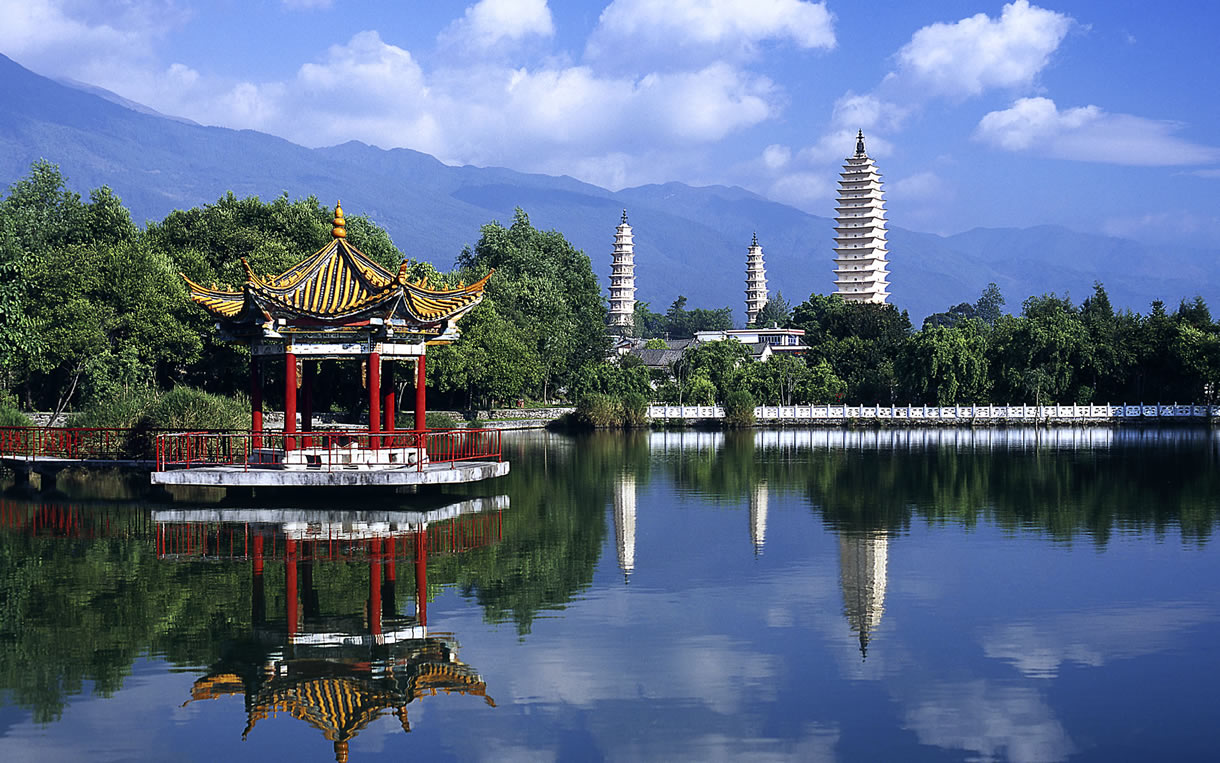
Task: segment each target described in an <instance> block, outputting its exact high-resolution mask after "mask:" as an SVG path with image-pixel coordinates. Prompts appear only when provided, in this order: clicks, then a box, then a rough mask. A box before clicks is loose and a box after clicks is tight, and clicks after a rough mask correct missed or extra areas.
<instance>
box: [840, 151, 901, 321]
mask: <svg viewBox="0 0 1220 763" xmlns="http://www.w3.org/2000/svg"><path fill="white" fill-rule="evenodd" d="M840 174H841V176H842V178H843V179H842V180H840V181H839V203H838V206H836V207H835V210H836V211H837V212H838V216H837V217H835V286H836V291H835V294H838V295H840V296H842V297H843V299H845V300H847V301H849V302H876V303H879V304H883V303H884V302H885V300H886V298H887V297H889V296H890V293H889V285H890V284H889V281H887V280H886V279H887V278H888V277H889V271H888V270H886V266H887V264H888V263H887V262H886V255H887V254H888V250H886V248H885V200H884V199H883V198H882V192H881V173H880V172H878V171H877V165H876V163H875V162H873V160H872V159H870V158H869V156H868V154H867V153H865V151H864V131H863V130H861V131H860V132H859V133H858V134H857V135H856V153H855V154H854V155H853V156H849V157H847V163H846V164H844V165H843V172H842V173H840Z"/></svg>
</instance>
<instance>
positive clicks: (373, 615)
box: [369, 538, 381, 636]
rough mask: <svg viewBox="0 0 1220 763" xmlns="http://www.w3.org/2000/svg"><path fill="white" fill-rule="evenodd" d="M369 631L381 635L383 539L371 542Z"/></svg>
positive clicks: (374, 539) (375, 539)
mask: <svg viewBox="0 0 1220 763" xmlns="http://www.w3.org/2000/svg"><path fill="white" fill-rule="evenodd" d="M369 631H370V632H371V633H372V634H373V635H374V636H380V635H381V538H373V539H372V540H370V541H369Z"/></svg>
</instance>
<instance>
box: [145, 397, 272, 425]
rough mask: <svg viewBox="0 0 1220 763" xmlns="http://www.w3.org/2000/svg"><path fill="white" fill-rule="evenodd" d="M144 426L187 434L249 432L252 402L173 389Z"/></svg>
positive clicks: (152, 410) (238, 398) (157, 401)
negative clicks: (217, 430) (215, 430)
mask: <svg viewBox="0 0 1220 763" xmlns="http://www.w3.org/2000/svg"><path fill="white" fill-rule="evenodd" d="M142 423H145V424H146V425H147V426H149V427H152V428H154V429H175V430H180V431H185V432H198V431H206V430H210V429H249V428H250V400H249V398H247V397H246V396H245V395H238V396H237V397H222V396H220V395H213V394H210V393H208V392H204V391H203V390H198V389H194V388H193V387H184V386H179V387H174V388H173V389H172V390H170V391H169V392H166V393H165V394H164V395H161V396H160V397H159V398H157V400H156V402H155V403H154V404H153V405H152V406H151V407H150V408H149V410H148V414H147V416H146V417H145V419H144V421H143V422H142Z"/></svg>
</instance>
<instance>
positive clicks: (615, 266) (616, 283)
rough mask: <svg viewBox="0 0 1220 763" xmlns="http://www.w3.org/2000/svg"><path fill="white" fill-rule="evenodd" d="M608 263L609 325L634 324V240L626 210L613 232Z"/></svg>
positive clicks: (626, 325) (627, 325)
mask: <svg viewBox="0 0 1220 763" xmlns="http://www.w3.org/2000/svg"><path fill="white" fill-rule="evenodd" d="M611 258H612V259H611V265H610V325H611V326H619V327H623V328H628V329H629V328H631V327H632V326H634V325H635V241H634V239H633V237H632V234H631V226H630V225H628V224H627V210H625V209H624V210H623V219H622V222H621V223H619V226H618V228H616V229H615V232H614V252H613V253H612V254H611Z"/></svg>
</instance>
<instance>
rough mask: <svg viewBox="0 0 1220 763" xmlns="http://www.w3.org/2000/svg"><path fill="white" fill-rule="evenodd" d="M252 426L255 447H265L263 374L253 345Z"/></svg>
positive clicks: (251, 371)
mask: <svg viewBox="0 0 1220 763" xmlns="http://www.w3.org/2000/svg"><path fill="white" fill-rule="evenodd" d="M250 428H251V429H253V430H254V442H253V445H254V447H256V448H261V447H263V437H262V434H263V374H262V368H261V367H260V365H259V357H258V356H257V355H255V354H254V348H253V347H251V348H250Z"/></svg>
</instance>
